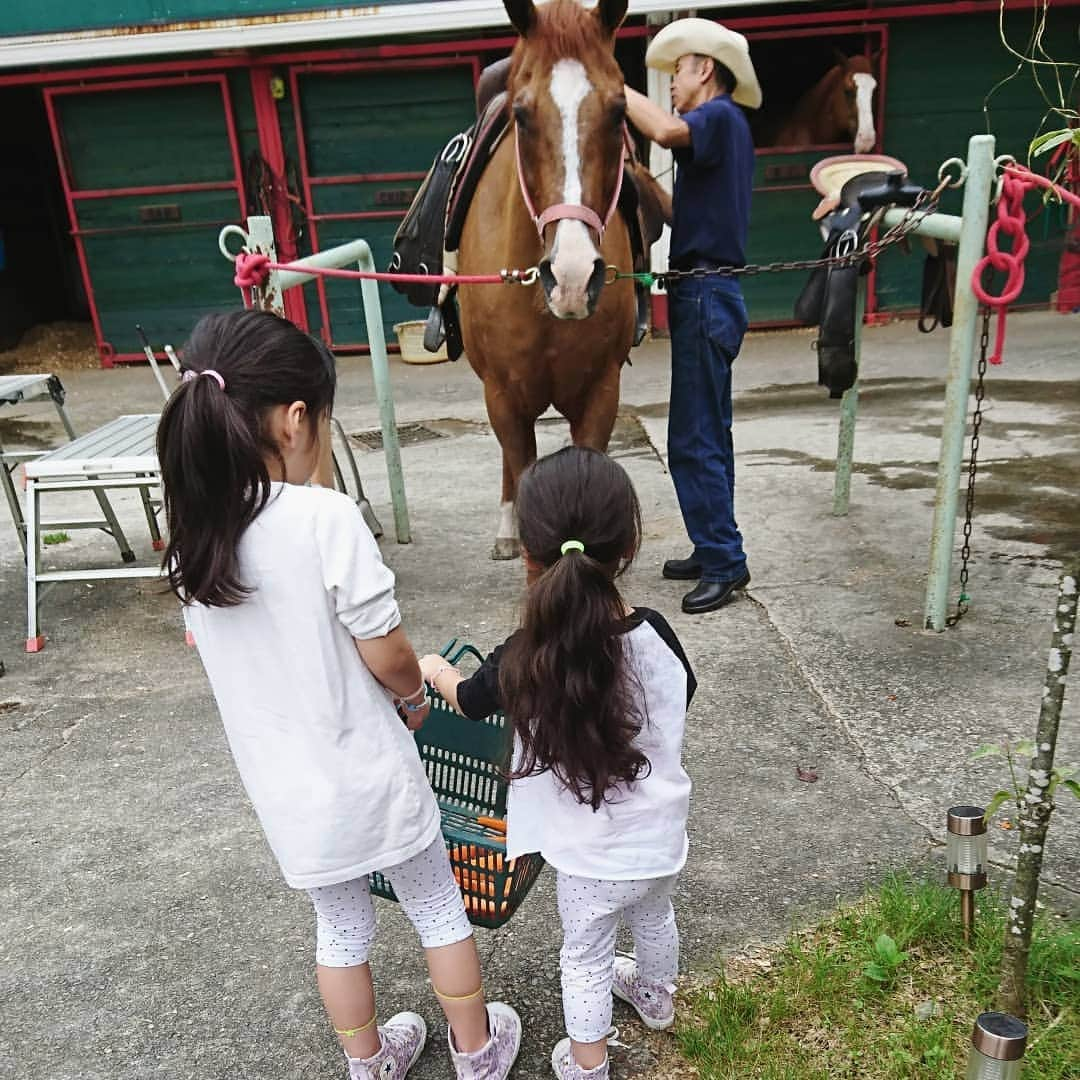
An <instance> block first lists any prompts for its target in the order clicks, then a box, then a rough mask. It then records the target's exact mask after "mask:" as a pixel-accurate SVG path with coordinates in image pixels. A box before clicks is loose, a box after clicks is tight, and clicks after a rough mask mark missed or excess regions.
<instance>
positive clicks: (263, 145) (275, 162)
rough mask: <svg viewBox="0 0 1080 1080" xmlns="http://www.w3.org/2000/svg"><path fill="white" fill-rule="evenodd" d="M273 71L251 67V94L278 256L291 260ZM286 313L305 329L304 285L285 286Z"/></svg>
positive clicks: (294, 255)
mask: <svg viewBox="0 0 1080 1080" xmlns="http://www.w3.org/2000/svg"><path fill="white" fill-rule="evenodd" d="M272 76H273V71H272V69H271V68H268V67H261V66H260V67H253V68H252V69H251V75H250V78H251V97H252V101H253V103H254V105H255V127H256V130H257V132H258V135H259V152H260V153H261V154H262V156H263V157H264V158H265V159H266V164H267V166H268V167H269V169H270V175H271V177H272V183H273V188H272V192H271V207H270V209H271V220H272V221H273V225H274V240H275V246H276V249H277V252H278V257H279V258H280V259H281V260H282V261H283V262H293V261H295V259H296V258H297V256H298V254H299V251H298V250H297V246H296V235H295V233H294V232H293V221H292V214H291V213H290V211H289V198H288V193H287V191H286V183H285V144H284V142H283V141H282V138H281V125H280V123H279V122H278V112H277V102H275V101H274V95H273V94H272V93H271V91H270V79H271V77H272ZM282 304H283V306H284V308H285V316H286V318H288V319H290V320H291V321H292V322H294V323H295V324H296V325H297V326H299V327H301V328H302V329H304V330H307V329H308V326H309V324H308V315H307V304H306V303H305V302H304V290H303V289H287V290H286V291H285V292H284V294H283V295H282Z"/></svg>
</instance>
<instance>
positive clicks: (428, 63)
mask: <svg viewBox="0 0 1080 1080" xmlns="http://www.w3.org/2000/svg"><path fill="white" fill-rule="evenodd" d="M473 59H474V58H473V57H469V56H461V57H456V56H455V57H449V58H448V57H439V58H438V59H436V58H435V57H432V58H430V59H416V60H404V59H403V60H400V61H397V62H394V63H390V64H388V63H386V61H385V60H383V59H379V60H353V61H344V62H341V63H329V62H320V61H318V60H312V61H309V62H307V63H294V64H293V66H294V67H295V68H296V70H297V72H298V73H299V74H300V75H308V74H315V75H323V74H326V75H344V74H348V73H349V72H352V71H375V70H378V71H393V70H395V69H403V70H404V69H407V70H409V71H414V70H415V69H416V68H446V67H469V66H471V64H472V62H473Z"/></svg>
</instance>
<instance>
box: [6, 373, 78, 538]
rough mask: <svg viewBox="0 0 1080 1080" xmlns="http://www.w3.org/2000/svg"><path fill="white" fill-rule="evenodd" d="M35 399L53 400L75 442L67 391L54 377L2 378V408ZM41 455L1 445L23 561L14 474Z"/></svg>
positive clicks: (22, 530) (22, 531)
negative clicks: (68, 412) (67, 408)
mask: <svg viewBox="0 0 1080 1080" xmlns="http://www.w3.org/2000/svg"><path fill="white" fill-rule="evenodd" d="M35 398H51V399H52V403H53V405H55V406H56V412H57V414H58V415H59V417H60V423H62V424H63V425H64V430H65V431H66V432H67V435H68V438H69V439H74V438H75V429H74V428H73V427H72V426H71V421H70V420H69V419H68V414H67V412H66V410H65V409H64V387H63V384H62V383H61V382H60V380H59V379H58V378H57V377H56V376H55V375H46V374H44V373H38V374H33V375H0V405H17V404H18V403H19V402H20V401H31V400H33V399H35ZM41 453H42V452H41V451H40V450H5V449H4V446H3V443H0V485H2V486H3V488H4V496H5V497H6V498H7V504H8V509H9V510H10V511H11V517H12V520H14V522H15V531H16V532H17V533H18V535H19V544H20V545H21V546H22V550H23V558H25V557H26V522H25V521H24V520H23V512H22V503H21V502H20V500H19V494H18V492H17V491H16V490H15V481H14V479H13V476H12V474H13V473H14V472H15V470H16V469H17V468H18V466H19V465H20V464H21V463H23V462H27V461H31V460H33V459H34V458H36V457H41Z"/></svg>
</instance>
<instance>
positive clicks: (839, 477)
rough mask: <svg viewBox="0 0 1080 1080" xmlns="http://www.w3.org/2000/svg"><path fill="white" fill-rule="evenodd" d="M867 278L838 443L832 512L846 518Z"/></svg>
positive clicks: (860, 290) (860, 293)
mask: <svg viewBox="0 0 1080 1080" xmlns="http://www.w3.org/2000/svg"><path fill="white" fill-rule="evenodd" d="M866 283H867V277H866V275H864V274H860V275H859V280H858V287H857V290H856V293H855V381H854V382H853V383H852V384H851V387H850V389H848V390H845V391H844V397H843V400H842V401H841V402H840V435H839V438H838V440H837V445H836V477H835V479H834V480H833V502H832V512H833V515H834V516H835V517H845V516H846V515H847V512H848V500H849V498H850V496H851V464H852V459H853V457H854V454H855V416H856V414H857V412H858V410H859V365H860V364H861V363H862V336H863V316H864V315H865V314H866Z"/></svg>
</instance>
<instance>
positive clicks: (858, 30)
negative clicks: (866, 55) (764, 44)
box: [725, 20, 885, 41]
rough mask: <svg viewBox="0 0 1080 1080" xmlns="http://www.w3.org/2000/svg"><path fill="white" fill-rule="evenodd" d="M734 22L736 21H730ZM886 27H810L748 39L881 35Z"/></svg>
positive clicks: (778, 31) (765, 32)
mask: <svg viewBox="0 0 1080 1080" xmlns="http://www.w3.org/2000/svg"><path fill="white" fill-rule="evenodd" d="M730 21H731V22H733V21H734V20H730ZM725 25H729V21H728V20H725ZM884 29H885V27H884V26H883V25H882V24H880V23H872V24H871V23H863V22H859V23H853V24H852V26H851V27H850V29H848V28H845V27H843V26H830V27H829V29H828V31H825V30H823V28H822V27H820V26H808V27H806V28H805V29H784V30H766V31H762V32H760V33H758V32H756V31H755V32H752V33H748V34H747V35H746V37H747V38H748V39H750V40H751V41H772V40H774V39H776V38H780V39H782V40H784V41H787V40H788V39H789V38H810V37H824V36H825V34H826V33H828V34H829V35H830V36H833V35H838V34H852V35H855V34H862V33H868V34H873V33H880V32H881V31H883V30H884Z"/></svg>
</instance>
